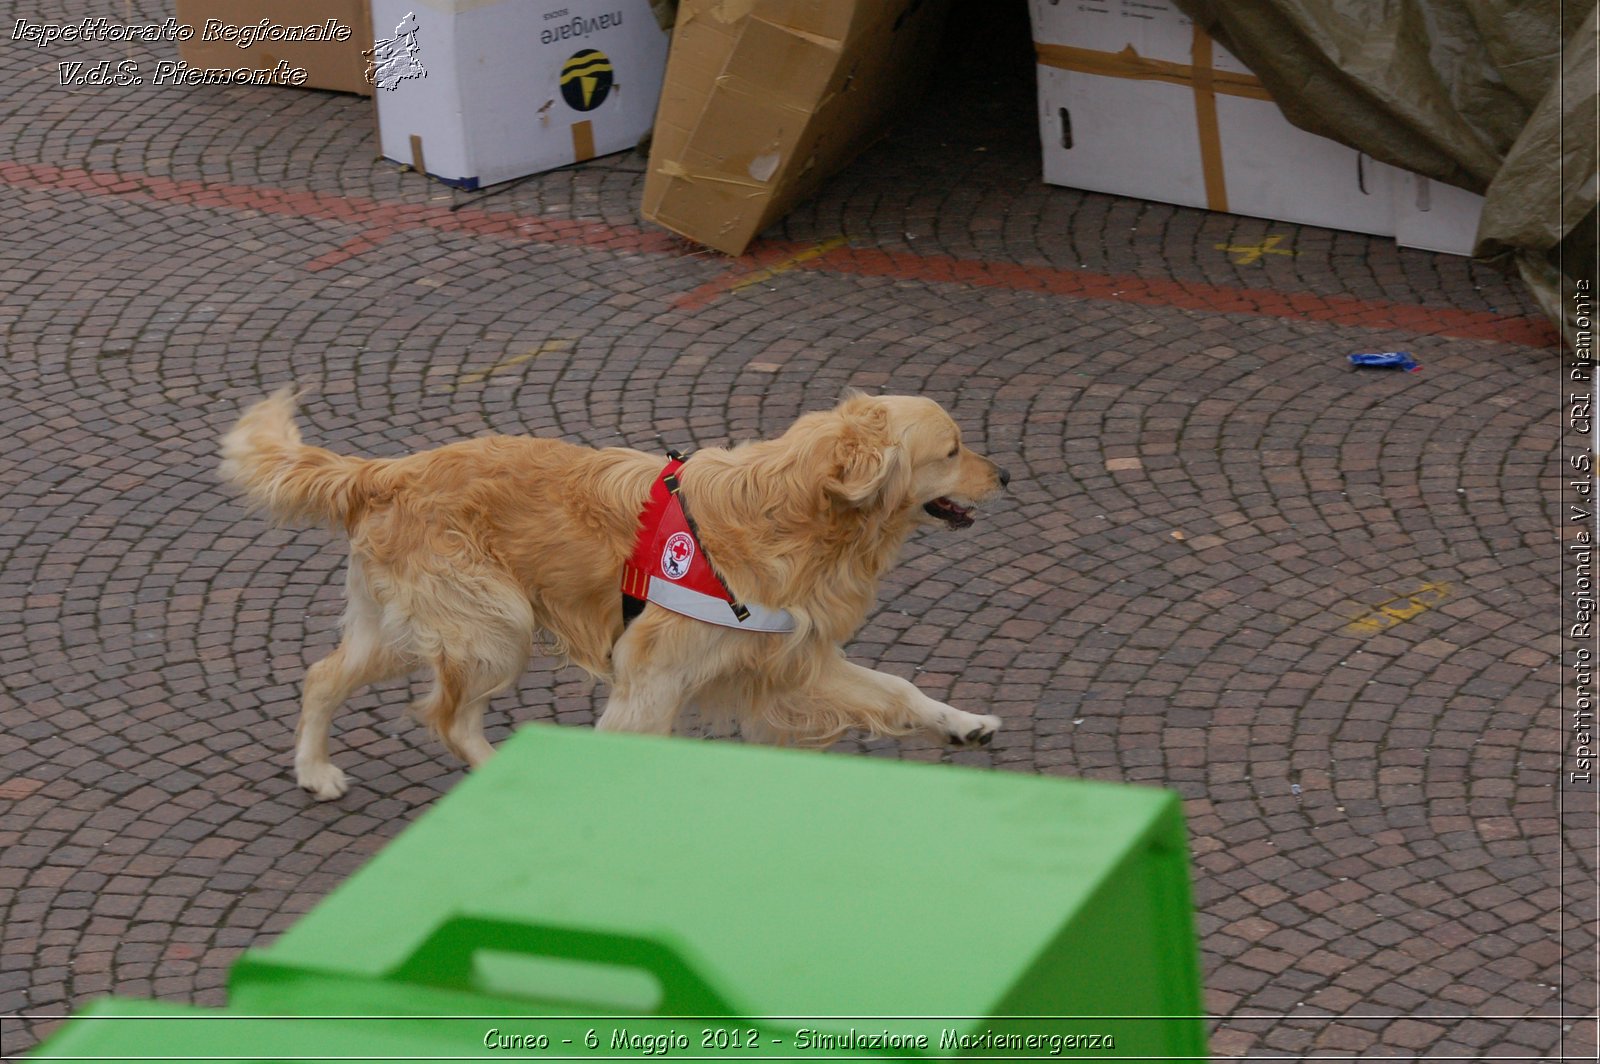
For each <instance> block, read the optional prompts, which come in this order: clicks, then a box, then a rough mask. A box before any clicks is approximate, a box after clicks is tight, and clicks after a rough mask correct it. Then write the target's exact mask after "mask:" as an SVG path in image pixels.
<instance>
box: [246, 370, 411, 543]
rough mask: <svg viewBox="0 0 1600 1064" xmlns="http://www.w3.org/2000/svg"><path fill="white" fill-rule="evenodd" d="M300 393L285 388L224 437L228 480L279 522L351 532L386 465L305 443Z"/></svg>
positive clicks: (262, 403) (248, 411) (258, 406)
mask: <svg viewBox="0 0 1600 1064" xmlns="http://www.w3.org/2000/svg"><path fill="white" fill-rule="evenodd" d="M295 398H296V392H295V390H294V389H293V388H284V389H281V390H279V391H278V392H276V393H274V394H273V395H272V396H271V397H270V398H268V399H263V400H262V401H261V402H259V403H256V404H255V405H254V406H252V407H251V408H250V409H249V410H246V411H245V412H244V416H243V417H241V418H240V419H239V423H238V424H237V425H235V426H234V427H233V429H232V430H231V431H229V433H228V434H227V435H226V436H224V437H222V464H221V466H219V467H218V469H217V472H218V474H219V475H220V476H221V477H222V479H223V480H224V481H226V482H228V483H229V484H232V485H233V486H234V487H236V488H238V489H239V491H240V492H241V493H242V494H243V495H244V496H245V497H246V498H248V499H249V500H250V501H251V502H252V503H253V504H255V505H256V506H259V507H261V508H262V509H264V510H266V511H267V512H268V513H270V514H271V515H272V516H273V517H274V518H276V519H277V520H279V521H293V520H299V521H307V522H313V523H315V524H320V525H325V526H327V527H329V528H345V527H348V526H349V525H350V524H351V523H352V521H353V520H354V518H355V517H356V516H357V515H359V513H360V512H361V511H362V510H363V509H364V508H365V505H366V502H367V500H368V499H369V498H370V496H371V494H372V492H373V489H374V487H375V485H374V484H373V483H372V480H373V474H374V472H375V468H374V467H376V466H377V465H379V464H380V463H379V462H377V461H375V460H372V459H367V458H351V457H346V456H345V455H339V454H334V453H333V452H332V451H325V450H323V449H322V448H321V447H310V446H307V445H306V444H303V443H301V442H300V430H299V429H298V428H296V427H295V423H294V410H295Z"/></svg>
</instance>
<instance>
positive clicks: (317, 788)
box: [295, 761, 350, 802]
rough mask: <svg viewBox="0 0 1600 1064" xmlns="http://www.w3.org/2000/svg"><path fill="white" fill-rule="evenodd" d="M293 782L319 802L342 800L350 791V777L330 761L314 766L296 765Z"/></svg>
mask: <svg viewBox="0 0 1600 1064" xmlns="http://www.w3.org/2000/svg"><path fill="white" fill-rule="evenodd" d="M295 781H296V782H298V783H299V784H300V788H301V790H306V791H310V792H311V797H313V798H315V799H316V800H317V801H319V802H331V801H334V800H335V799H337V798H343V797H344V793H345V792H346V791H348V790H349V789H350V777H348V776H346V775H345V774H344V770H343V769H341V768H339V766H338V765H335V764H334V763H333V762H331V761H323V762H322V763H320V764H316V765H296V766H295Z"/></svg>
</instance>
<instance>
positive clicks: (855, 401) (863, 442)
mask: <svg viewBox="0 0 1600 1064" xmlns="http://www.w3.org/2000/svg"><path fill="white" fill-rule="evenodd" d="M834 414H835V416H837V417H838V418H839V425H838V436H837V438H836V440H835V443H834V449H833V456H832V461H831V463H830V465H831V468H830V469H829V475H828V476H827V477H826V478H825V479H824V481H823V487H824V488H825V489H826V490H827V492H828V494H830V495H832V496H833V497H834V498H836V499H838V500H839V501H841V502H844V503H848V504H849V505H851V506H856V507H866V506H870V505H872V504H874V503H878V502H880V501H888V502H889V503H890V504H891V505H893V504H894V503H895V502H897V501H898V497H899V494H903V493H904V492H905V491H907V490H909V480H910V467H909V463H908V462H907V461H906V455H905V449H904V448H902V447H901V446H900V445H899V444H898V443H897V442H895V441H894V440H893V439H892V438H891V437H890V435H889V412H888V411H887V410H886V409H884V407H883V404H881V403H877V402H874V401H873V400H872V398H871V397H870V396H866V395H859V394H857V395H851V396H850V397H848V398H847V399H845V401H844V402H842V403H840V404H839V406H838V408H837V409H836V410H835V411H834Z"/></svg>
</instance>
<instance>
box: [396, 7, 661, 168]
mask: <svg viewBox="0 0 1600 1064" xmlns="http://www.w3.org/2000/svg"><path fill="white" fill-rule="evenodd" d="M372 26H373V34H374V36H375V37H376V38H377V43H376V47H375V51H374V57H373V58H374V61H373V68H374V69H373V75H374V87H373V90H372V91H373V96H374V99H375V101H376V104H377V110H378V140H379V144H380V150H381V151H382V153H383V156H384V157H385V158H387V159H393V160H395V161H396V162H402V163H408V164H410V165H412V166H414V167H416V168H417V169H419V170H422V171H424V172H426V173H428V174H430V175H432V176H433V177H436V178H438V179H439V180H441V181H444V182H445V183H447V184H451V185H456V186H458V187H461V188H467V189H474V188H480V187H482V186H485V185H493V184H497V183H499V182H501V181H509V180H511V179H512V178H516V177H523V176H525V175H527V174H535V173H539V172H541V171H544V170H550V169H553V168H555V167H558V166H564V165H566V164H568V163H572V162H581V161H583V160H585V159H590V158H594V157H595V156H599V155H606V154H609V153H611V152H616V151H623V150H626V149H628V148H632V147H633V146H634V145H635V144H637V143H638V142H639V140H640V138H642V137H643V136H644V135H645V134H646V133H648V132H649V131H650V128H651V126H652V124H653V123H654V121H655V111H656V102H657V100H658V98H659V96H660V94H661V79H662V75H663V73H664V72H665V70H666V62H667V41H668V32H667V30H665V29H663V28H662V26H661V25H660V23H659V22H658V21H657V19H656V16H655V15H654V14H653V13H652V11H651V5H650V3H649V0H372Z"/></svg>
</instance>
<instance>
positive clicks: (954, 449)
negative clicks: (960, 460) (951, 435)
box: [945, 443, 961, 458]
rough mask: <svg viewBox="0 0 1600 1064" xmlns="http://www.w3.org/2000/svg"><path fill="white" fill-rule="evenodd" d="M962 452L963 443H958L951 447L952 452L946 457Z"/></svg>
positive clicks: (952, 456)
mask: <svg viewBox="0 0 1600 1064" xmlns="http://www.w3.org/2000/svg"><path fill="white" fill-rule="evenodd" d="M960 453H961V445H960V444H959V443H958V444H956V445H955V446H954V447H952V448H950V453H949V454H947V455H945V457H946V458H954V457H955V456H956V455H958V454H960Z"/></svg>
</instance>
